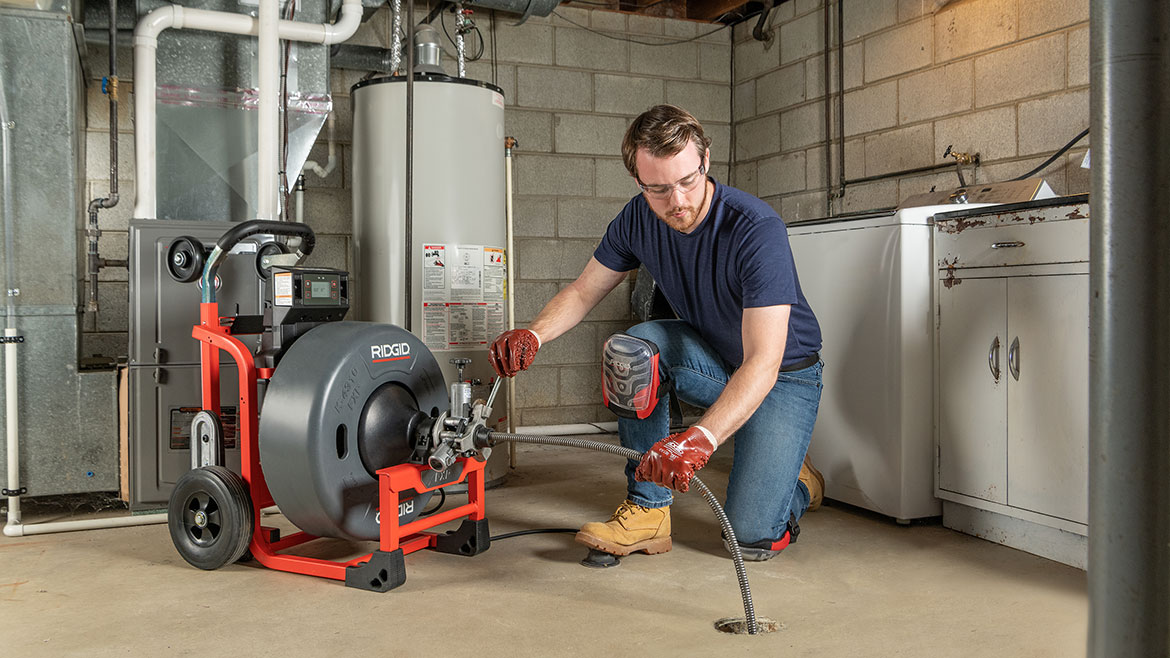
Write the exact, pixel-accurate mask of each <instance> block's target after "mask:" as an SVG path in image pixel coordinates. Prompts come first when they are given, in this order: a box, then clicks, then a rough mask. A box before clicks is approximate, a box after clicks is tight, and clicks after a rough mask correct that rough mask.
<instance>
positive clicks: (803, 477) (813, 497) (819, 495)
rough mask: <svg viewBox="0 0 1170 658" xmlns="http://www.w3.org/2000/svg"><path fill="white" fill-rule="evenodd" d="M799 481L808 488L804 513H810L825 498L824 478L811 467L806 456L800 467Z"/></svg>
mask: <svg viewBox="0 0 1170 658" xmlns="http://www.w3.org/2000/svg"><path fill="white" fill-rule="evenodd" d="M800 481H801V482H803V483H804V486H806V487H808V509H807V510H805V511H807V512H811V511H813V510H815V509H816V508H818V507H820V506H821V501H822V500H824V498H825V476H823V475H821V472H820V471H818V470H817V469H816V467H815V466H813V465H812V462H811V461H809V459H808V455H807V454H806V455H805V456H804V463H803V464H801V465H800Z"/></svg>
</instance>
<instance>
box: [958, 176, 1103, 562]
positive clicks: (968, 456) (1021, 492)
mask: <svg viewBox="0 0 1170 658" xmlns="http://www.w3.org/2000/svg"><path fill="white" fill-rule="evenodd" d="M1077 199H1079V201H1078V202H1076V203H1070V200H1069V199H1063V200H1050V201H1048V202H1031V203H1028V204H1019V205H1018V206H1000V207H997V208H995V209H994V212H989V211H969V212H965V213H948V214H944V215H939V216H936V218H935V219H936V223H935V226H936V232H935V255H936V259H937V262H938V268H937V270H936V272H937V278H936V297H937V299H938V306H937V323H938V324H937V359H936V363H937V371H936V385H937V390H936V399H937V404H938V410H937V430H936V432H937V452H936V458H937V487H936V495H937V496H938V497H939V498H941V499H943V501H944V502H943V524H944V525H945V526H947V527H950V528H953V529H956V530H960V531H963V532H967V533H969V534H973V535H976V536H979V537H983V538H987V539H991V540H992V541H997V542H999V543H1002V544H1006V545H1009V546H1012V547H1015V548H1019V549H1021V550H1025V551H1028V552H1030V553H1034V554H1037V555H1041V556H1044V557H1047V558H1050V559H1054V560H1057V561H1059V562H1063V563H1065V564H1069V565H1072V566H1077V567H1080V568H1084V567H1085V564H1086V559H1087V541H1086V535H1087V533H1088V525H1087V524H1088V375H1089V264H1088V256H1089V238H1088V233H1089V225H1088V222H1089V219H1088V212H1089V210H1088V202H1087V199H1083V198H1077ZM1053 202H1056V203H1057V205H1052V203H1053Z"/></svg>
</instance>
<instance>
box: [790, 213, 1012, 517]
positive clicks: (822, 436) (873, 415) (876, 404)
mask: <svg viewBox="0 0 1170 658" xmlns="http://www.w3.org/2000/svg"><path fill="white" fill-rule="evenodd" d="M976 205H990V204H969V205H966V206H964V207H975V206H976ZM955 209H956V207H955V206H954V205H942V206H922V207H917V208H904V209H901V210H898V211H897V212H896V213H895V212H893V211H891V212H888V213H885V214H881V215H868V216H862V217H853V218H847V219H828V220H816V221H812V222H805V223H801V224H794V225H793V226H790V227H789V229H788V238H789V241H790V243H791V245H792V253H793V255H794V257H795V260H796V269H797V271H798V272H799V275H800V285H801V288H802V289H803V290H804V294H805V297H806V298H807V299H808V302H809V305H810V306H812V309H813V312H814V313H815V314H816V316H817V320H818V321H819V322H820V325H821V333H822V336H823V347H822V348H821V356H822V358H823V359H824V361H825V375H824V377H825V388H824V390H823V392H822V394H821V406H820V412H819V414H818V415H817V423H816V429H815V430H814V431H813V437H812V444H811V445H810V446H809V455H810V457H811V459H812V462H813V464H814V465H815V466H816V467H817V468H818V469H820V471H821V472H822V473H823V474H824V476H825V495H826V496H827V497H829V498H832V499H834V500H839V501H842V502H845V503H849V504H851V505H857V506H859V507H864V508H866V509H869V510H873V511H875V512H878V513H881V514H884V515H886V516H890V517H893V518H895V519H897V520H899V521H903V522H905V521H909V520H911V519H916V518H922V517H929V516H939V515H941V514H942V504H941V503H940V501H939V500H938V499H937V498H935V497H934V456H933V450H934V447H933V446H934V411H933V410H934V385H933V372H934V368H933V358H934V314H933V312H932V308H933V302H932V299H933V286H932V274H933V272H934V268H935V264H934V262H933V255H932V252H933V232H932V231H933V228H932V226H931V224H930V219H931V217H932V216H933V215H934V213H936V212H944V211H953V210H955Z"/></svg>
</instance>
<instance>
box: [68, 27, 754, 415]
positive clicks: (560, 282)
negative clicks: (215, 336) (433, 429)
mask: <svg viewBox="0 0 1170 658" xmlns="http://www.w3.org/2000/svg"><path fill="white" fill-rule="evenodd" d="M425 10H426V8H425V7H424V6H422V5H419V6H418V8H417V10H416V13H417V12H425ZM557 13H558V14H560V16H563V17H564V18H560V17H557V16H549V17H546V18H540V17H533V18H530V19H529V20H528V21H527V22H526V23H525V24H524V25H521V26H513V25H512V23H515V22H516V17H515V16H511V15H503V14H500V15H497V16H496V21H495V35H496V39H497V44H496V51H497V56H498V60H497V62H496V66H495V67H494V71H493V66H492V63H491V61H490V59H491V39H492V30H491V21H490V20H489V17H488V14H487V13H486V12H477V13H476V14H475V19H476V21H477V23H478V25H479V27H480V30H481V32H482V33H483V35H484V37H485V38H486V39H487V40H488V42H487V47H486V49H485V54H484V56H483V58H482V59H481V60H480V61H477V62H473V63H470V64H468V67H467V75H468V76H469V77H472V78H476V79H480V80H487V81H493V80H494V81H495V83H496V84H498V85H499V86H500V87H501V88H502V89H503V90H504V97H505V102H506V104H507V111H506V114H505V117H506V121H507V126H506V133H507V134H508V135H512V136H514V137H516V138H517V139H518V140H519V143H520V146H519V148H518V149H517V150H516V151H515V160H514V178H515V180H514V192H515V222H516V254H515V264H516V272H517V277H518V281H517V284H516V289H515V294H516V314H517V323H518V326H525V325H526V324H527V323H528V322H529V321H531V320H532V318H533V317H535V315H536V313H537V312H538V311H539V309H540V308H541V307H542V306H543V305H544V303H545V302H547V301H548V300H549V299H551V298H552V296H553V295H554V294H556V292H557V291H558V290H559V289H560V288H561V287H563V286H565V285H566V284H567V283H568V282H569V281H571V280H573V279H574V278H576V276H577V275H578V274H579V273H580V271H581V269H582V268H583V267H584V265H585V263H586V262H587V261H588V259H589V257H590V256H591V255H592V252H593V249H594V248H595V247H596V245H597V242H598V241H599V240H600V237H601V234H602V232H603V231H604V229H605V226H606V224H607V223H608V222H609V220H610V219H612V218H613V216H614V215H615V214H616V213H617V212H618V211H619V210H620V209H621V207H622V206H623V205H624V204H625V203H626V202H627V201H628V200H629V198H630V197H631V196H633V195H634V194H635V193H636V192H637V188H636V187H635V186H634V184H633V181H632V179H631V178H630V177H629V175H628V174H627V173H626V171H625V168H624V167H623V165H622V163H621V152H620V143H621V137H622V134H623V133H624V131H625V128H626V125H627V124H628V123H629V121H630V119H631V118H633V117H634V116H635V115H637V114H638V113H640V112H642V111H643V110H645V109H646V108H648V107H650V106H651V105H654V104H656V103H660V102H671V103H676V104H679V105H682V106H684V107H687V108H688V109H690V110H691V111H692V112H693V113H695V114H696V115H697V116H698V117H699V119H700V120H702V121H703V122H704V124H705V125H706V127H707V128H708V130H709V131H710V133H711V135H712V137H713V138H714V143H713V145H712V156H713V172H714V175H715V176H717V177H718V178H719V179H720V180H727V178H728V175H729V160H730V151H731V149H730V142H731V109H730V108H731V103H730V91H731V86H730V80H731V78H730V71H731V35H730V30H726V29H725V30H720V31H717V32H715V33H714V34H710V35H706V36H702V35H703V34H704V33H706V32H710V31H712V30H714V29H715V28H716V27H717V26H712V25H707V24H700V23H694V22H689V21H681V20H673V19H665V18H653V17H642V16H627V15H626V14H620V13H616V12H604V11H586V10H582V9H575V8H569V7H560V8H558V9H557ZM418 15H419V16H420V17H421V16H422V15H423V14H422V13H418ZM448 21H450V19H449V17H448ZM391 22H392V14H391V13H390V12H389V10H388V9H385V8H384V9H381V10H379V11H378V12H377V13H376V14H374V16H372V17H371V18H370V20H368V21H367V22H366V23H364V24H363V25H362V27H361V28H360V29H359V31H358V33H357V34H356V35H355V36H354V38H353V39H352V40H351V41H350V43H354V44H359V45H369V46H379V47H389V46H390V43H391V41H390V35H391V27H392V26H391ZM590 30H594V31H596V32H594V31H590ZM597 32H601V33H603V34H604V35H608V36H602V34H598V33H597ZM696 37H698V38H696ZM682 41H685V43H678V42H682ZM652 44H669V45H652ZM473 46H474V40H473V39H471V40H469V44H468V48H469V50H470V49H472V48H473ZM446 48H447V51H448V52H449V53H454V48H453V47H451V46H450V44H446ZM106 57H107V55H106V50H105V49H104V48H101V47H98V48H92V47H91V49H90V54H89V61H88V70H89V72H90V76H91V80H90V84H89V99H88V101H89V107H88V110H89V127H88V130H89V134H88V138H89V139H88V162H87V176H88V178H89V179H90V181H89V186H88V187H89V193H90V197H91V198H92V197H93V196H94V195H102V194H105V190H106V188H107V187H108V185H107V182H106V181H107V178H108V164H107V162H108V161H107V159H106V158H107V157H108V153H109V148H108V143H107V140H108V134H107V132H106V129H107V112H106V107H107V102H106V99H105V97H104V96H102V95H101V91H100V89H101V78H102V76H104V75H106V74H107V71H106V69H107V65H106ZM130 59H131V58H130V51H129V49H126V50H125V52H124V53H123V56H122V57H121V58H120V60H119V61H120V63H119V69H120V70H119V73H120V77H121V78H122V80H123V83H122V92H123V93H122V107H121V110H122V112H121V115H122V116H121V118H120V124H119V129H120V132H121V144H120V147H119V153H120V157H121V174H120V176H119V178H120V179H122V180H121V183H120V188H121V189H120V192H121V194H122V201H121V203H120V204H119V206H118V207H117V208H116V209H114V210H110V211H103V212H102V213H101V214H100V215H99V217H100V225H101V228H102V230H103V232H104V234H103V236H102V239H101V249H102V255H103V256H104V257H107V258H125V254H126V243H127V224H128V221H129V218H130V215H131V210H132V207H133V178H134V173H133V172H134V162H133V154H134V149H133V125H132V123H131V119H132V105H133V97H132V95H131V94H130V93H129V91H130V89H131V88H132V78H133V73H132V69H131V61H130ZM444 63H445V65H446V68H447V70H448V72H449V73H454V72H455V64H454V61H453V58H451V57H448V58H446V59H445V61H444ZM363 75H364V74H363V73H362V72H356V71H345V70H338V69H335V70H334V71H333V79H332V91H333V101H334V109H335V112H336V116H335V121H336V141H337V148H338V157H339V158H340V162H339V163H338V165H337V168H336V169H335V171H334V172H333V173H332V174H331V175H330V176H329V177H328V178H326V179H324V180H322V179H319V178H317V177H316V176H314V175H312V174H308V175H306V187H307V190H306V192H305V203H306V205H305V218H306V221H307V222H308V223H309V224H310V225H311V226H312V227H313V229H314V230H315V231H316V232H317V235H318V246H317V249H316V250H315V251H314V253H313V254H312V256H310V261H309V263H308V264H311V265H318V266H328V267H340V268H349V267H350V262H351V261H350V258H351V253H350V250H351V232H352V228H351V222H352V198H351V186H352V174H353V170H352V165H351V161H352V159H351V153H352V148H351V144H352V109H351V104H350V96H349V90H350V87H351V86H352V85H353V84H354V83H356V82H357V81H359V80H360V79H361V77H362V76H363ZM326 137H327V131H326V130H322V133H321V136H320V138H319V139H318V142H317V144H316V145H315V146H314V148H313V150H312V152H311V153H310V159H312V160H316V161H317V162H320V163H324V162H325V160H326V159H327V155H328V153H327V150H328V149H327V141H326ZM101 278H102V288H101V300H102V312H101V314H100V315H99V317H98V319H97V322H96V324H95V325H94V326H91V327H89V328H87V331H86V333H85V336H84V341H83V355H94V354H101V355H108V356H117V355H124V354H125V353H126V343H127V334H126V331H127V321H126V319H127V289H128V287H127V283H126V278H127V277H126V271H125V270H124V269H110V270H105V271H103V274H102V277H101ZM629 295H630V288H629V285H628V283H623V284H622V285H621V286H619V287H618V289H617V290H615V291H614V292H613V294H611V295H610V296H609V297H608V298H606V299H605V301H603V302H602V304H601V305H600V307H599V308H597V309H596V310H595V311H594V312H593V313H591V314H590V315H589V317H588V318H586V320H585V322H583V323H582V324H581V325H580V326H578V327H577V328H576V329H574V330H573V331H572V332H570V333H568V334H567V335H565V336H563V337H561V338H560V339H558V340H556V341H554V342H552V343H549V344H548V345H547V346H546V347H545V348H544V349H543V350H541V353H540V356H539V358H538V360H537V363H536V365H535V366H534V367H533V368H532V369H531V371H530V372H527V373H525V374H523V375H522V376H520V377H519V378H518V379H517V387H518V393H517V397H518V399H519V401H520V410H519V423H520V424H522V425H535V424H540V425H544V424H559V423H571V422H588V421H595V420H609V419H611V415H610V414H609V412H607V411H605V410H604V409H603V408H602V407H601V406H600V405H599V404H598V401H599V400H600V395H601V394H600V373H599V369H598V352H599V347H600V342H601V341H602V340H604V338H605V337H606V336H608V335H609V334H610V333H612V332H614V331H617V330H620V329H624V328H626V327H628V326H630V324H632V322H633V319H632V318H631V316H630V311H629Z"/></svg>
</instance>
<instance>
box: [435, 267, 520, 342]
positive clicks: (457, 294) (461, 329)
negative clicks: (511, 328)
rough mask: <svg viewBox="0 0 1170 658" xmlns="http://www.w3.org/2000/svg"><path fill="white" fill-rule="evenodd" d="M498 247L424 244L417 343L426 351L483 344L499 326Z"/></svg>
mask: <svg viewBox="0 0 1170 658" xmlns="http://www.w3.org/2000/svg"><path fill="white" fill-rule="evenodd" d="M504 258H505V256H504V250H503V249H500V248H498V247H485V246H480V245H445V244H426V245H423V248H422V263H423V268H422V269H423V275H422V285H423V295H422V296H423V299H422V302H423V342H424V343H426V345H427V347H428V348H429V349H430V350H431V351H444V350H455V349H464V348H468V347H475V346H480V345H486V344H487V343H488V342H489V341H491V340H493V339H494V338H495V337H496V336H497V335H499V333H500V332H502V331H503V330H504V292H505V283H504V282H505V275H506V261H505V260H504Z"/></svg>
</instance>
